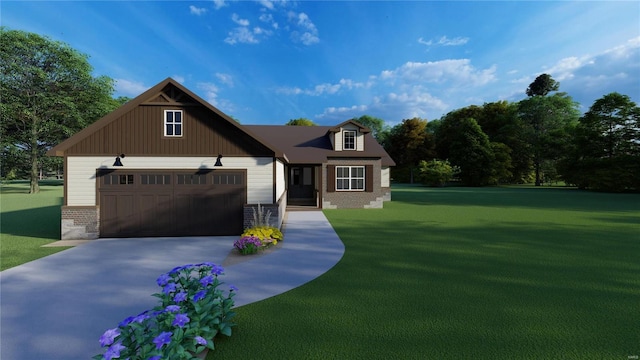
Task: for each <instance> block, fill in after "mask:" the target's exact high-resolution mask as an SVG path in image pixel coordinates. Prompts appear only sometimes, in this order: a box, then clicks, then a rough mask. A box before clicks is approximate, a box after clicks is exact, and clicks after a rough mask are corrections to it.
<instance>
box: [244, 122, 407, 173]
mask: <svg viewBox="0 0 640 360" xmlns="http://www.w3.org/2000/svg"><path fill="white" fill-rule="evenodd" d="M348 122H351V121H346V122H344V123H342V124H340V125H338V126H337V127H336V126H287V125H244V126H245V127H247V128H248V129H249V130H251V131H252V132H253V133H255V134H258V136H260V137H261V138H263V139H266V140H267V141H268V142H269V143H272V144H278V145H277V146H278V147H279V148H280V150H281V151H282V152H283V153H284V154H285V156H286V158H287V160H288V161H289V163H292V164H322V163H324V162H326V161H327V159H328V158H341V157H342V158H363V159H367V158H369V159H370V158H380V159H381V160H382V165H383V166H395V162H394V161H393V159H391V157H390V156H389V154H387V152H386V151H385V150H384V148H383V147H382V145H380V144H379V143H378V142H377V141H376V139H375V138H374V137H373V136H372V135H371V133H370V132H367V133H365V134H364V136H365V144H366V145H365V149H364V151H335V150H333V145H332V144H331V140H330V138H329V136H328V134H329V133H330V132H335V129H336V128H338V129H339V128H340V127H341V126H342V125H343V124H346V123H348ZM353 123H354V124H357V123H355V122H353ZM357 125H358V127H360V128H364V129H367V128H366V127H364V126H362V125H360V124H357ZM367 130H368V129H367Z"/></svg>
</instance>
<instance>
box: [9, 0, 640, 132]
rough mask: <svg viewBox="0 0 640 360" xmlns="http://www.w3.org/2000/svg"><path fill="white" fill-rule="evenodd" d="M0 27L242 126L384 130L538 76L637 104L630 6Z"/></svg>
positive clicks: (60, 17)
mask: <svg viewBox="0 0 640 360" xmlns="http://www.w3.org/2000/svg"><path fill="white" fill-rule="evenodd" d="M0 22H1V24H2V26H5V27H7V28H9V29H15V30H23V31H28V32H33V33H37V34H40V35H44V36H47V37H49V38H50V39H52V40H57V41H62V42H64V43H66V44H68V45H70V46H71V47H73V48H74V49H76V50H78V51H80V52H81V53H84V54H86V55H88V56H89V62H90V64H91V65H92V66H93V68H94V75H95V76H99V75H106V76H108V77H110V78H112V79H114V80H115V81H116V86H115V88H116V89H115V93H114V96H129V97H135V96H137V95H139V94H141V93H142V92H144V91H145V90H147V89H148V88H150V87H152V86H154V85H156V84H157V83H159V82H161V81H163V80H164V79H166V78H167V77H171V78H173V79H175V80H176V81H178V82H180V83H182V84H183V85H184V86H186V87H187V88H188V89H190V90H191V91H193V92H194V93H196V94H198V95H199V96H200V97H202V98H203V99H205V100H206V101H208V102H209V103H211V104H212V105H214V106H215V107H216V108H218V109H220V110H221V111H223V112H224V113H226V114H227V115H229V116H232V117H233V118H235V119H237V120H238V121H240V122H241V123H243V124H274V125H278V124H285V123H286V122H287V121H289V120H291V119H298V118H307V119H311V120H312V121H314V122H315V123H316V124H319V125H337V124H339V123H341V122H343V121H346V120H348V119H351V118H354V117H360V116H362V115H370V116H373V117H377V118H380V119H383V120H384V121H385V122H386V123H387V125H389V126H394V125H396V124H398V123H400V122H401V121H402V120H404V119H410V118H414V117H419V118H422V119H426V120H435V119H438V118H440V117H442V116H443V115H445V114H446V113H448V112H449V111H452V110H455V109H459V108H462V107H465V106H469V105H482V104H484V103H487V102H495V101H501V100H506V101H511V102H516V101H519V100H522V99H524V98H525V97H526V93H525V91H526V89H527V87H528V85H529V84H530V83H531V82H533V80H534V79H535V78H536V77H537V76H538V75H540V74H542V73H547V74H549V75H551V76H552V77H553V78H554V79H555V80H556V81H558V82H559V83H560V91H563V92H566V93H568V94H569V95H570V96H571V97H572V98H573V99H574V100H575V101H576V102H578V103H579V104H580V110H581V111H582V112H585V111H587V110H588V109H589V107H590V106H591V105H592V104H593V102H594V101H595V100H597V99H599V98H601V97H602V96H604V95H606V94H609V93H611V92H614V91H615V92H619V93H621V94H624V95H628V96H629V97H630V98H631V100H633V101H634V102H636V103H640V1H603V2H599V1H577V2H573V1H495V2H493V1H474V2H467V1H304V0H298V1H286V0H283V1H268V0H261V1H248V0H247V1H230V0H209V1H188V0H187V1H29V0H26V1H25V0H22V1H14V0H3V1H2V2H1V3H0Z"/></svg>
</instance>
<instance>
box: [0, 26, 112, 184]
mask: <svg viewBox="0 0 640 360" xmlns="http://www.w3.org/2000/svg"><path fill="white" fill-rule="evenodd" d="M92 71H93V69H92V67H91V65H89V62H88V60H87V56H86V55H84V54H81V53H79V52H78V51H76V50H74V49H72V48H71V47H70V46H68V45H66V44H64V43H62V42H58V41H53V40H51V39H49V38H46V37H42V36H40V35H37V34H33V33H28V32H24V31H17V30H9V29H7V28H4V27H2V28H0V98H2V103H1V105H0V117H1V120H2V121H1V122H2V124H3V125H2V127H1V131H2V133H1V137H2V145H3V148H6V147H7V146H14V147H16V148H18V149H20V150H21V152H22V153H24V154H26V156H27V157H28V159H29V165H30V169H29V177H30V179H31V186H30V193H37V192H38V191H39V190H40V189H39V187H38V175H39V174H38V173H39V166H40V163H41V161H40V158H41V157H42V156H44V153H45V152H46V150H47V149H48V148H50V147H51V146H53V145H54V144H57V143H58V142H60V141H62V140H64V139H65V138H67V137H69V136H70V135H72V134H73V133H75V132H76V131H78V130H80V129H82V128H83V127H85V126H86V125H88V124H90V123H91V122H93V121H95V120H96V119H98V118H100V117H101V116H103V115H104V114H106V113H108V112H109V111H111V110H113V108H114V107H115V106H114V105H115V104H116V101H115V100H114V99H113V98H112V97H111V94H112V93H113V81H112V80H111V79H110V78H108V77H105V76H101V77H97V78H94V77H93V76H92V75H91V73H92Z"/></svg>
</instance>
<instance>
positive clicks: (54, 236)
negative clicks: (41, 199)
mask: <svg viewBox="0 0 640 360" xmlns="http://www.w3.org/2000/svg"><path fill="white" fill-rule="evenodd" d="M60 216H61V215H60V205H51V206H43V207H37V208H31V209H24V210H16V211H9V212H3V213H2V233H3V234H11V235H17V236H27V237H35V238H42V239H50V240H59V239H60Z"/></svg>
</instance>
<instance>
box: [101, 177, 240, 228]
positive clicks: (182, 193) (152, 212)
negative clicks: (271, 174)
mask: <svg viewBox="0 0 640 360" xmlns="http://www.w3.org/2000/svg"><path fill="white" fill-rule="evenodd" d="M245 178H246V171H244V170H217V169H216V170H179V171H178V170H176V171H167V170H164V171H163V170H154V171H148V170H124V169H123V170H120V169H118V170H104V171H103V170H101V171H99V172H98V194H99V199H100V236H101V237H138V236H187V235H238V234H240V233H241V232H242V226H243V208H244V204H245V202H246V186H245V185H246V181H245Z"/></svg>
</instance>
